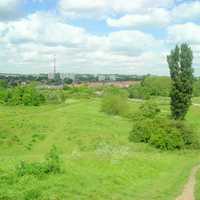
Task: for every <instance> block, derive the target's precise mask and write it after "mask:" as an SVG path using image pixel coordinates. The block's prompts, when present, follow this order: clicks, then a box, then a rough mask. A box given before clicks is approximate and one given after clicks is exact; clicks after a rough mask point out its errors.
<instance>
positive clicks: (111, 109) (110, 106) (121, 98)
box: [101, 87, 129, 115]
mask: <svg viewBox="0 0 200 200" xmlns="http://www.w3.org/2000/svg"><path fill="white" fill-rule="evenodd" d="M128 108H129V105H128V94H127V92H126V91H123V90H120V89H118V88H114V87H110V88H107V89H106V91H105V92H104V95H103V98H102V103H101V110H102V111H103V112H105V113H107V114H112V115H125V114H126V113H127V112H128Z"/></svg>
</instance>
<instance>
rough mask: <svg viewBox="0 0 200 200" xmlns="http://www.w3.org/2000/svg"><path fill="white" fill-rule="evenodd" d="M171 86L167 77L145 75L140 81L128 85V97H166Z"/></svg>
mask: <svg viewBox="0 0 200 200" xmlns="http://www.w3.org/2000/svg"><path fill="white" fill-rule="evenodd" d="M170 88H171V80H170V78H169V77H156V76H147V77H145V79H144V80H143V81H142V82H141V83H140V84H136V85H133V86H131V87H129V89H128V92H129V98H139V99H150V97H151V96H163V97H168V96H169V93H170Z"/></svg>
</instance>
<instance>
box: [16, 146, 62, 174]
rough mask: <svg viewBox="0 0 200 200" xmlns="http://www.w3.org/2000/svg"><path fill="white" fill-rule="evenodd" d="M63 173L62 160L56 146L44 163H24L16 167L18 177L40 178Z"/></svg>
mask: <svg viewBox="0 0 200 200" xmlns="http://www.w3.org/2000/svg"><path fill="white" fill-rule="evenodd" d="M61 171H62V170H61V159H60V155H59V152H58V150H57V148H56V147H55V146H53V147H52V148H51V150H50V152H49V153H48V154H47V155H46V159H45V161H44V162H33V163H26V162H24V161H22V162H20V164H19V165H18V166H17V167H16V173H17V175H18V176H25V175H34V176H39V177H40V176H43V175H45V174H56V173H61Z"/></svg>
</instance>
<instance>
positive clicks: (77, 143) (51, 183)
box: [0, 100, 200, 200]
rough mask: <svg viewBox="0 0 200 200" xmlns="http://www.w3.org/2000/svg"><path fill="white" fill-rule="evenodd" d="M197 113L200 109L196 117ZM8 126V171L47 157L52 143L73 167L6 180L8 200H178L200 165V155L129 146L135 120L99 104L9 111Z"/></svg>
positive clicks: (3, 134)
mask: <svg viewBox="0 0 200 200" xmlns="http://www.w3.org/2000/svg"><path fill="white" fill-rule="evenodd" d="M133 104H134V103H133ZM135 104H136V103H135ZM197 116H199V113H198V112H197V110H196V109H194V111H193V112H190V114H189V115H188V119H189V120H190V121H193V120H194V118H196V117H197ZM0 122H1V128H0V142H1V145H0V160H1V162H0V163H1V164H0V169H1V170H2V171H3V172H4V173H11V172H12V171H13V169H14V166H15V165H16V164H17V163H18V162H19V161H20V160H29V161H32V160H41V159H42V158H43V156H44V154H45V153H46V152H48V151H49V149H50V147H51V145H52V144H56V145H57V146H58V147H59V149H60V150H61V152H62V155H63V161H64V163H65V173H64V174H62V175H51V176H48V177H45V178H42V179H38V178H36V177H33V176H25V177H23V178H20V179H19V180H18V181H17V183H16V182H12V181H11V180H10V179H8V180H7V179H6V181H1V182H0V188H1V190H0V199H3V198H1V196H3V195H4V196H6V198H7V199H9V198H10V199H15V200H17V199H20V200H23V199H26V198H27V199H31V198H32V197H33V198H32V199H37V197H38V199H39V196H40V195H42V196H41V198H42V199H62V200H63V199H72V200H73V199H95V200H98V199H114V200H121V199H123V200H129V199H131V200H132V199H134V200H143V199H144V200H146V199H148V200H170V199H174V197H175V196H176V195H177V194H178V193H179V192H180V191H181V188H182V186H183V184H184V181H185V180H186V178H187V176H188V174H189V172H190V170H191V167H192V166H193V165H194V164H195V163H196V162H197V160H198V158H197V152H173V153H172V152H168V153H163V152H159V151H157V150H154V149H152V148H150V147H149V146H146V145H141V144H131V143H129V142H128V133H129V131H130V130H131V126H132V123H131V122H130V121H128V120H126V119H122V118H120V117H112V116H108V115H105V114H103V113H101V112H100V107H99V102H98V101H96V100H81V101H77V102H72V103H71V104H69V105H67V104H65V105H57V106H55V105H51V106H42V107H38V108H37V107H36V108H34V107H33V108H32V107H3V106H2V107H0ZM195 124H196V123H195ZM199 127H200V125H199ZM48 197H49V198H48Z"/></svg>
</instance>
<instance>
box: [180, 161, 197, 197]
mask: <svg viewBox="0 0 200 200" xmlns="http://www.w3.org/2000/svg"><path fill="white" fill-rule="evenodd" d="M199 169H200V165H198V166H196V167H194V168H193V169H192V172H191V175H190V177H189V180H188V182H187V183H186V185H185V187H184V189H183V192H182V194H181V195H180V196H179V197H178V198H177V199H176V200H195V196H194V193H195V183H196V173H197V171H198V170H199Z"/></svg>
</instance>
